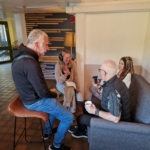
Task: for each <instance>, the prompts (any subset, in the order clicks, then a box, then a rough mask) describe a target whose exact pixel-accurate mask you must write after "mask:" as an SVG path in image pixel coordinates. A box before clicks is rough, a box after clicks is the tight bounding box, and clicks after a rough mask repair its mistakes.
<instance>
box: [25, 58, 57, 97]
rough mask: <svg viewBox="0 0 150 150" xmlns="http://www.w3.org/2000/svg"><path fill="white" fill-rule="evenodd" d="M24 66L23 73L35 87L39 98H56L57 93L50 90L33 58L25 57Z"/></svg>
mask: <svg viewBox="0 0 150 150" xmlns="http://www.w3.org/2000/svg"><path fill="white" fill-rule="evenodd" d="M25 64H26V65H25V66H24V75H25V76H26V77H27V79H28V81H29V82H30V84H31V85H32V86H33V88H34V89H35V91H36V93H37V94H38V96H39V97H40V98H46V97H49V98H56V97H57V93H55V92H51V91H50V90H49V89H48V87H47V83H46V81H45V78H44V76H43V73H42V69H41V67H40V65H39V64H38V62H36V61H35V60H33V59H27V60H26V62H25Z"/></svg>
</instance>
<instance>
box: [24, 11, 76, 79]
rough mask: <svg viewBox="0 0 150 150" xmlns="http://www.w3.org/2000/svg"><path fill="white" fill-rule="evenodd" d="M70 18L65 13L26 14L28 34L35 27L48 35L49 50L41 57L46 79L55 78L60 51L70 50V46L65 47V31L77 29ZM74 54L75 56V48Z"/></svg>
mask: <svg viewBox="0 0 150 150" xmlns="http://www.w3.org/2000/svg"><path fill="white" fill-rule="evenodd" d="M70 18H71V15H68V14H65V13H53V14H50V13H32V14H31V13H27V14H25V20H26V28H27V35H28V34H29V33H30V31H32V30H33V29H40V30H42V31H44V32H46V33H47V35H48V39H49V51H48V52H47V53H46V54H45V56H41V57H40V58H39V61H40V63H41V68H42V71H43V74H44V77H45V78H46V79H55V71H54V70H55V64H56V62H58V55H59V53H60V51H61V50H62V49H64V48H65V49H69V50H70V47H64V37H65V33H66V32H74V31H75V23H71V21H70ZM73 55H74V56H75V48H73ZM74 58H75V57H74Z"/></svg>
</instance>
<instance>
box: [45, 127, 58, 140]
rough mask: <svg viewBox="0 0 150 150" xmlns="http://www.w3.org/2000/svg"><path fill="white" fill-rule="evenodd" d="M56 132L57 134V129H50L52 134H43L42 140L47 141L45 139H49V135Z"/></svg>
mask: <svg viewBox="0 0 150 150" xmlns="http://www.w3.org/2000/svg"><path fill="white" fill-rule="evenodd" d="M56 132H57V127H56V128H53V129H52V132H51V133H50V134H44V135H43V136H42V139H44V140H47V139H49V137H50V136H51V135H54V134H55V133H56Z"/></svg>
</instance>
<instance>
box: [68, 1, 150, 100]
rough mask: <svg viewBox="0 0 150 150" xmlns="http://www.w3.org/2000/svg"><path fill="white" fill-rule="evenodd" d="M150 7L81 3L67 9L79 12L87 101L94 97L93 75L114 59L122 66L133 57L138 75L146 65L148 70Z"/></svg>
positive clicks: (78, 49)
mask: <svg viewBox="0 0 150 150" xmlns="http://www.w3.org/2000/svg"><path fill="white" fill-rule="evenodd" d="M134 2H135V1H134ZM148 8H150V3H148V4H146V3H138V4H136V2H135V4H134V3H130V4H129V3H128V4H127V3H126V4H123V3H122V4H121V2H120V3H119V2H116V4H114V3H109V4H108V3H107V4H104V3H103V4H100V3H98V4H97V5H96V4H95V3H92V4H91V5H90V4H87V5H86V4H81V5H80V4H79V5H74V6H72V7H69V8H67V12H70V13H76V43H77V45H76V52H77V65H78V74H79V76H82V78H81V79H80V86H81V92H82V93H83V94H84V98H85V99H89V98H90V93H89V87H90V85H91V82H92V76H93V75H98V71H97V69H98V67H99V65H100V64H101V63H102V62H103V61H105V60H107V59H113V60H115V61H116V63H118V61H119V59H120V58H121V57H122V56H131V57H132V58H133V62H134V67H135V72H136V73H138V74H140V69H141V64H142V63H143V65H144V66H145V67H146V68H147V65H148V64H147V63H148V61H147V60H146V62H143V61H142V60H143V56H144V55H145V58H146V59H148V58H149V57H148V56H147V55H148V54H149V49H148V48H146V47H149V43H148V42H146V41H149V34H147V32H149V31H150V27H149V30H148V22H149V20H150V19H149V13H150V12H149V10H148ZM149 26H150V25H149ZM83 31H84V32H83ZM146 35H147V36H146ZM81 42H83V43H82V44H81ZM146 56H147V57H146ZM148 66H149V65H148ZM83 79H84V80H83Z"/></svg>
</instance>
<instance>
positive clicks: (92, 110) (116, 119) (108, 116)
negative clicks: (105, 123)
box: [85, 104, 120, 123]
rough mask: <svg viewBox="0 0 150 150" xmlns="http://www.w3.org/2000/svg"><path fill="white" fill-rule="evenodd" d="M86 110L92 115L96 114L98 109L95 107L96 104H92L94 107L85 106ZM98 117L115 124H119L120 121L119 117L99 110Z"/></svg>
mask: <svg viewBox="0 0 150 150" xmlns="http://www.w3.org/2000/svg"><path fill="white" fill-rule="evenodd" d="M85 109H86V111H87V112H88V113H90V114H95V112H96V110H97V108H96V107H95V105H94V104H92V106H85ZM97 116H98V117H101V118H103V119H105V120H109V121H112V122H114V123H118V122H119V120H120V116H119V117H117V116H114V115H112V114H111V113H110V112H105V111H102V110H98V115H97Z"/></svg>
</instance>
